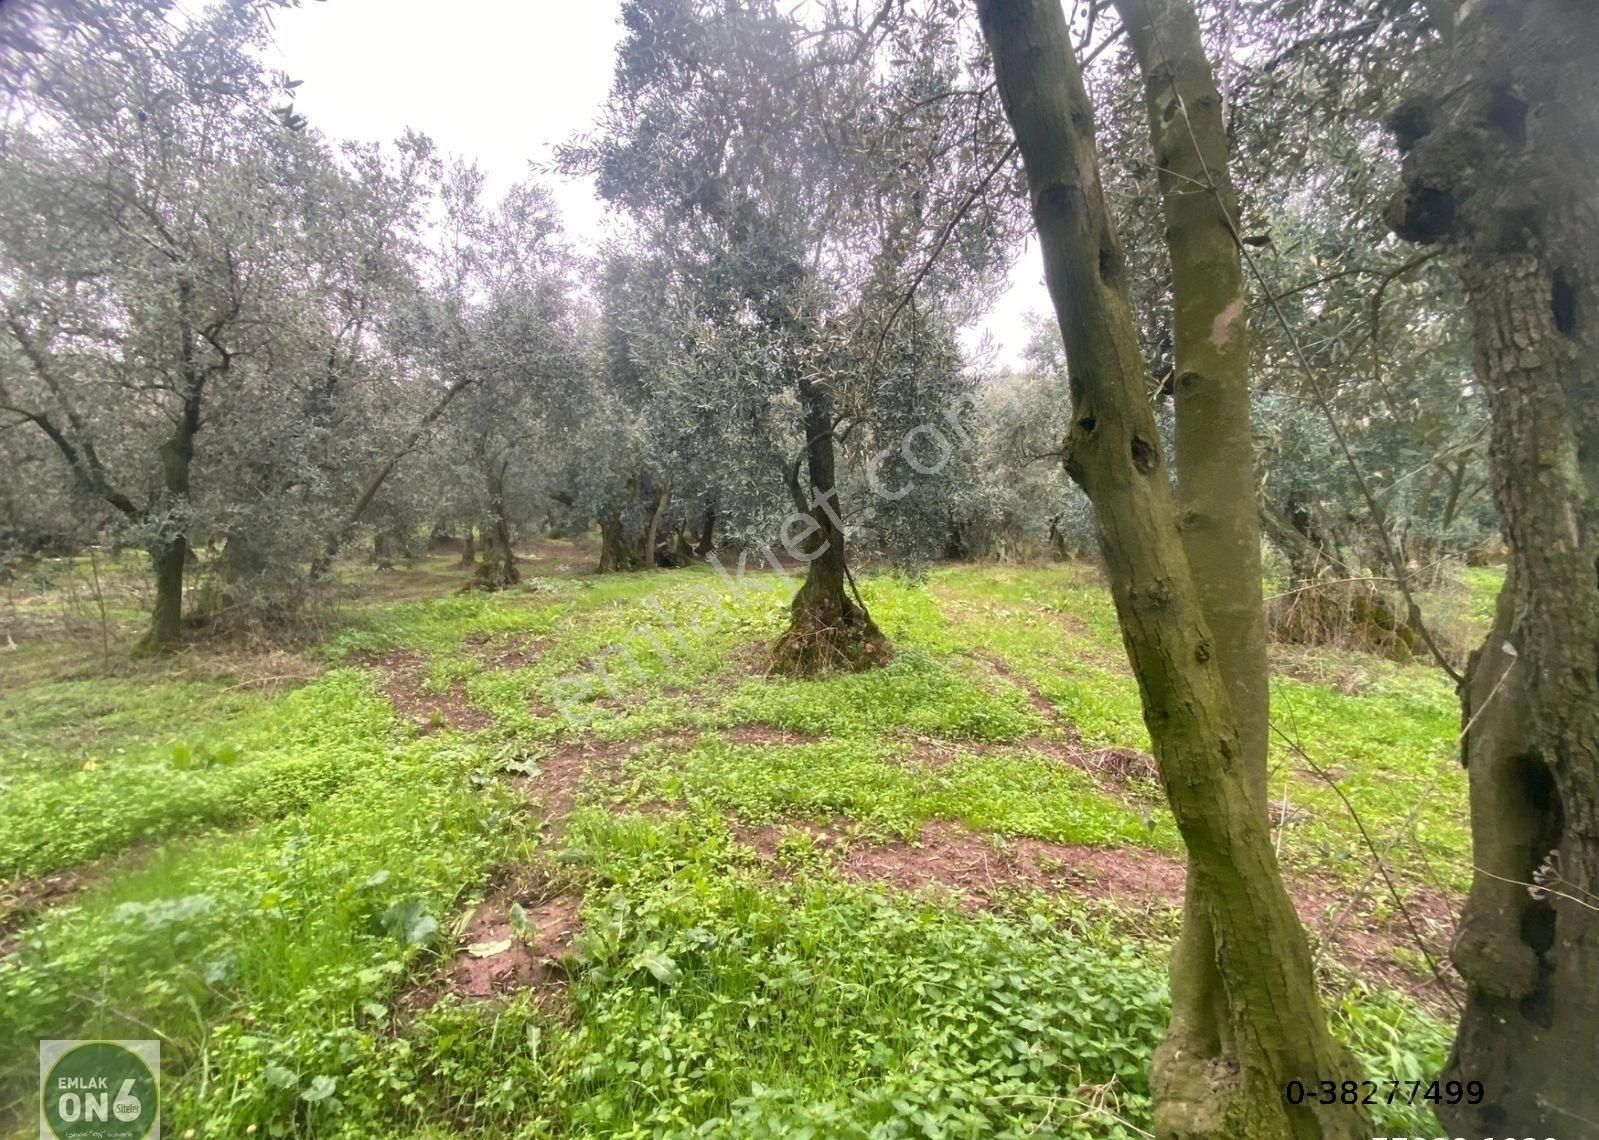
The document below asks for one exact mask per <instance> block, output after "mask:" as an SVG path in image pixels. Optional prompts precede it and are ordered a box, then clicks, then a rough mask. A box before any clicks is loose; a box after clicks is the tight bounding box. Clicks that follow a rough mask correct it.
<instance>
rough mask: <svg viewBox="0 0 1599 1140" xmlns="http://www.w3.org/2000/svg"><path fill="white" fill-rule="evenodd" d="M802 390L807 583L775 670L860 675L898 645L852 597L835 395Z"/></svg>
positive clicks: (779, 646) (799, 494) (799, 503)
mask: <svg viewBox="0 0 1599 1140" xmlns="http://www.w3.org/2000/svg"><path fill="white" fill-rule="evenodd" d="M799 391H800V401H801V403H802V404H803V405H804V408H805V467H806V472H807V475H808V482H809V483H810V493H809V494H808V495H807V494H805V493H804V492H803V491H801V490H800V489H799V487H798V486H797V485H795V486H791V487H790V488H789V490H790V493H791V494H792V495H793V497H794V500H795V507H796V508H797V509H799V510H800V511H801V513H802V516H803V517H804V518H805V519H806V520H807V522H806V529H805V532H804V533H805V534H806V538H805V540H804V546H803V548H802V549H803V550H804V552H805V556H806V558H807V559H808V561H807V563H806V566H805V581H804V582H802V583H801V584H800V588H799V590H798V592H796V593H795V595H794V601H793V603H792V604H791V605H790V607H789V615H790V617H789V625H788V629H786V630H784V631H783V634H782V636H781V637H779V638H778V639H777V643H776V644H775V645H774V646H773V647H772V670H773V672H776V673H786V674H791V675H794V676H801V677H810V676H815V675H816V674H818V673H824V672H827V671H829V670H833V669H847V670H852V671H857V672H858V671H861V670H865V669H870V668H873V667H874V666H877V665H883V664H886V663H887V662H888V661H889V659H890V658H891V657H892V656H893V648H892V647H891V646H890V645H889V643H888V638H886V637H884V636H883V633H882V631H881V630H879V629H878V628H877V623H876V622H874V621H873V620H872V615H871V614H870V613H868V612H867V609H866V606H865V603H863V602H860V601H859V598H858V596H852V595H854V593H855V592H854V589H853V586H854V583H853V582H852V581H850V577H849V565H848V563H846V562H845V552H844V527H843V521H842V518H841V516H840V513H839V500H838V478H837V470H836V456H835V452H834V447H833V401H832V398H831V397H830V396H829V395H828V393H827V390H826V388H825V387H823V386H822V385H820V384H817V383H815V382H814V381H812V380H810V379H809V378H802V379H801V380H800V382H799Z"/></svg>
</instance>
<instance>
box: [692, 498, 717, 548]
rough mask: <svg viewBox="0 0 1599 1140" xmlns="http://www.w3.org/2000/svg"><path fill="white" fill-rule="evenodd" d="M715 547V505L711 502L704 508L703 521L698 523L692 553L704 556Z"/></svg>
mask: <svg viewBox="0 0 1599 1140" xmlns="http://www.w3.org/2000/svg"><path fill="white" fill-rule="evenodd" d="M715 549H716V506H715V504H712V505H711V506H708V507H706V508H705V518H704V521H702V522H701V523H700V537H699V541H698V542H696V543H695V544H694V553H695V555H696V556H697V557H699V558H704V557H705V556H706V555H708V554H710V552H711V551H713V550H715Z"/></svg>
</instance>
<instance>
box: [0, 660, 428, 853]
mask: <svg viewBox="0 0 1599 1140" xmlns="http://www.w3.org/2000/svg"><path fill="white" fill-rule="evenodd" d="M397 739H398V729H397V728H396V726H395V723H394V717H393V713H392V711H391V710H390V708H389V706H388V703H387V702H386V701H384V700H383V699H382V698H381V697H379V696H377V695H376V694H375V693H373V692H372V690H371V686H370V684H369V681H368V679H367V678H366V677H364V676H363V675H362V674H360V673H358V672H356V671H354V670H349V669H341V670H334V671H333V672H330V673H328V674H326V675H324V676H323V677H321V678H319V679H318V680H316V681H314V682H312V683H311V684H309V685H307V686H305V687H304V688H301V689H298V690H296V691H294V692H293V693H290V694H289V695H287V696H286V697H283V698H282V699H281V700H278V701H276V702H274V703H272V704H269V705H260V706H257V707H256V708H255V709H254V710H253V711H252V712H250V713H249V714H247V715H244V716H242V717H240V718H238V719H236V720H234V721H232V722H229V721H226V720H219V721H215V722H211V723H208V724H203V725H201V726H197V728H196V729H195V731H194V732H193V733H192V734H191V735H189V736H187V737H186V738H184V739H183V740H180V741H177V742H174V743H170V744H158V745H145V746H144V747H142V748H128V749H122V750H119V751H118V752H116V753H113V754H109V755H105V754H103V755H101V756H99V757H97V758H92V759H90V760H88V761H86V762H84V763H83V764H82V765H80V766H79V767H77V768H75V769H73V770H72V771H70V772H66V773H64V774H63V773H60V772H57V771H50V770H44V771H40V772H36V773H15V774H12V775H10V776H8V777H7V778H6V780H5V787H4V793H5V794H4V795H3V796H0V878H6V877H10V876H14V875H29V874H42V873H44V872H47V871H53V870H57V869H59V868H62V867H71V866H74V865H76V864H78V863H82V862H84V861H86V860H89V859H94V858H97V857H99V856H102V855H106V854H109V853H111V852H114V851H117V850H119V849H121V848H123V847H126V846H128V845H129V844H132V843H136V842H142V841H148V840H152V839H159V838H162V837H165V836H171V835H179V834H184V833H190V832H194V831H197V830H200V829H202V828H206V827H234V826H238V825H240V824H244V823H253V822H258V821H261V820H270V819H276V818H279V817H281V816H284V815H288V814H290V813H292V812H295V811H299V810H302V809H304V808H306V807H307V806H309V805H310V804H312V803H314V802H316V801H317V800H318V799H319V798H321V797H322V796H324V795H326V794H327V793H329V792H330V791H332V790H333V789H334V788H336V787H337V786H338V785H339V784H341V783H342V782H343V781H344V780H345V779H346V778H348V777H349V776H350V774H351V773H352V772H355V771H358V770H359V769H361V768H362V767H363V766H365V765H367V764H370V763H371V762H372V761H373V759H374V757H376V756H379V755H381V754H382V753H383V752H384V751H386V750H387V749H388V747H389V746H390V745H391V744H392V743H393V742H394V741H395V740H397Z"/></svg>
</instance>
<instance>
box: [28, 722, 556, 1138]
mask: <svg viewBox="0 0 1599 1140" xmlns="http://www.w3.org/2000/svg"><path fill="white" fill-rule="evenodd" d="M363 761H364V762H363V763H360V764H356V765H354V766H352V767H351V768H350V769H349V770H348V771H347V772H345V773H344V778H343V780H342V781H341V783H340V785H339V786H338V787H336V788H334V789H332V790H331V791H330V792H329V793H328V794H327V795H325V796H320V797H318V798H317V799H316V800H315V802H313V803H311V804H309V805H308V806H306V807H305V809H304V810H303V812H302V813H301V814H300V815H298V816H297V817H296V818H294V819H288V820H282V821H279V822H277V823H273V824H269V825H267V826H265V827H263V828H261V829H259V830H258V831H255V832H252V833H248V834H245V835H240V836H232V837H219V838H214V839H209V840H201V841H195V842H191V843H188V844H179V845H171V846H168V847H167V848H165V849H164V850H163V851H161V852H160V853H159V854H158V857H157V858H155V859H154V860H152V862H151V863H150V865H148V866H147V867H145V868H143V869H140V870H137V871H134V872H132V873H129V874H127V875H124V876H121V877H119V878H118V879H116V880H114V881H113V882H111V883H109V884H107V885H106V886H105V887H104V888H103V889H101V890H98V891H93V892H90V893H89V894H88V895H86V896H84V897H83V898H82V899H81V901H80V902H78V903H76V904H72V905H67V906H64V907H62V908H60V909H58V910H56V911H53V912H51V913H49V914H47V915H45V916H44V917H43V918H42V919H40V920H39V921H38V922H37V923H36V924H35V925H34V926H33V927H31V928H30V929H29V930H27V931H26V932H24V934H23V935H22V937H21V939H20V948H19V950H18V952H17V953H15V954H13V955H10V956H8V957H6V958H4V959H0V1040H4V1041H7V1042H18V1043H25V1044H27V1045H28V1046H29V1047H30V1048H31V1045H32V1042H34V1041H35V1040H37V1039H39V1038H41V1037H67V1038H80V1037H95V1036H104V1037H109V1038H122V1037H141V1036H149V1035H150V1034H151V1033H152V1032H158V1033H160V1034H161V1035H163V1039H164V1042H163V1044H164V1047H163V1056H162V1060H163V1064H164V1068H165V1070H166V1071H165V1074H164V1075H165V1077H166V1078H167V1082H168V1083H167V1087H168V1089H169V1092H168V1094H167V1096H168V1103H169V1105H170V1106H171V1114H172V1115H171V1121H172V1126H173V1128H174V1134H177V1133H179V1132H181V1131H182V1130H183V1129H184V1127H185V1126H187V1125H200V1124H203V1125H205V1126H206V1128H207V1130H208V1131H215V1132H216V1133H217V1134H222V1135H243V1134H244V1132H245V1129H246V1128H247V1127H249V1126H251V1125H254V1126H257V1127H258V1128H260V1129H263V1130H265V1131H266V1132H267V1133H268V1134H272V1135H282V1134H286V1133H287V1132H290V1131H293V1132H300V1133H303V1132H308V1131H309V1132H318V1133H322V1132H329V1133H332V1132H337V1131H338V1130H339V1123H338V1122H339V1121H340V1120H341V1118H342V1117H343V1116H344V1115H345V1114H352V1115H354V1116H357V1117H358V1116H360V1115H363V1114H364V1115H372V1114H376V1113H380V1112H382V1111H385V1110H386V1108H387V1106H388V1104H389V1102H390V1101H391V1100H392V1099H394V1098H395V1097H396V1096H398V1095H400V1094H399V1093H398V1092H397V1091H396V1090H395V1089H394V1088H392V1087H390V1086H385V1085H382V1084H371V1083H361V1082H355V1081H351V1080H348V1079H346V1075H347V1073H348V1071H349V1069H350V1066H351V1061H352V1059H353V1058H358V1057H360V1056H362V1055H364V1054H367V1053H370V1052H371V1051H372V1050H373V1048H374V1043H375V1042H376V1041H377V1040H378V1039H380V1038H383V1037H385V1036H386V1035H387V1034H388V1033H389V1030H390V1026H391V1025H392V1021H393V1018H394V1016H395V1013H394V1007H393V998H394V994H395V991H396V988H397V985H398V983H399V981H400V980H401V979H402V978H403V976H404V974H405V973H406V971H407V969H408V967H409V965H410V963H411V962H412V961H413V960H414V959H416V958H417V957H418V956H425V955H428V954H431V953H432V952H433V950H434V948H435V947H436V946H437V945H438V943H439V941H440V939H441V937H442V931H441V922H442V921H443V919H444V917H445V916H447V915H448V914H449V912H450V910H451V907H452V906H453V904H454V902H455V900H456V899H457V898H458V897H459V896H460V895H461V893H462V892H463V891H464V890H465V889H467V888H468V887H469V886H471V885H473V884H475V883H478V882H480V881H481V879H482V877H483V875H484V874H485V872H486V869H487V867H488V866H489V865H490V863H491V862H497V861H500V860H502V859H504V858H505V857H506V855H507V853H508V852H510V853H513V854H514V853H515V852H517V851H518V850H521V849H525V844H526V840H525V839H524V838H522V827H523V823H522V821H523V819H524V818H525V816H524V815H523V814H522V812H521V811H520V804H519V802H518V801H517V800H516V798H515V797H514V794H513V793H511V792H510V791H509V790H508V789H505V788H504V787H503V785H501V784H500V783H499V782H498V781H495V780H493V779H490V778H489V774H488V771H487V765H486V763H485V762H484V760H483V759H482V757H481V756H480V755H479V754H478V753H477V752H476V751H475V750H473V749H471V748H469V747H467V746H465V745H464V744H460V743H453V742H451V741H450V740H449V739H447V738H442V737H433V738H430V739H428V740H418V741H412V742H408V743H405V744H397V745H388V746H385V747H382V748H379V749H377V750H376V751H375V752H374V753H373V754H370V755H367V756H365V757H364V758H363ZM519 845H520V846H519ZM25 1059H26V1058H25V1057H22V1056H21V1055H20V1054H19V1055H7V1056H6V1057H5V1058H4V1060H5V1068H6V1070H7V1071H9V1072H12V1073H22V1072H25V1070H26V1066H25V1065H24V1064H23V1061H24V1060H25ZM24 1102H26V1098H24Z"/></svg>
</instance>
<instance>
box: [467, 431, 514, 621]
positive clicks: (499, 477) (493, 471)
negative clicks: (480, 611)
mask: <svg viewBox="0 0 1599 1140" xmlns="http://www.w3.org/2000/svg"><path fill="white" fill-rule="evenodd" d="M509 465H510V460H508V459H507V460H503V461H501V462H500V463H498V464H497V465H496V464H495V463H494V462H493V461H490V463H489V465H488V468H487V475H488V491H489V520H490V526H489V529H488V531H487V532H486V533H485V534H484V538H485V540H486V541H485V542H484V550H483V563H482V565H480V566H479V567H478V568H477V574H476V576H475V577H474V579H473V584H474V585H475V586H476V587H477V588H478V589H480V590H503V589H505V587H507V586H514V585H515V584H516V583H517V582H520V581H521V580H522V572H521V571H520V570H518V569H517V568H516V552H515V551H513V550H512V549H511V522H510V519H509V518H507V517H506V514H505V471H506V468H507V467H508V466H509Z"/></svg>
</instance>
